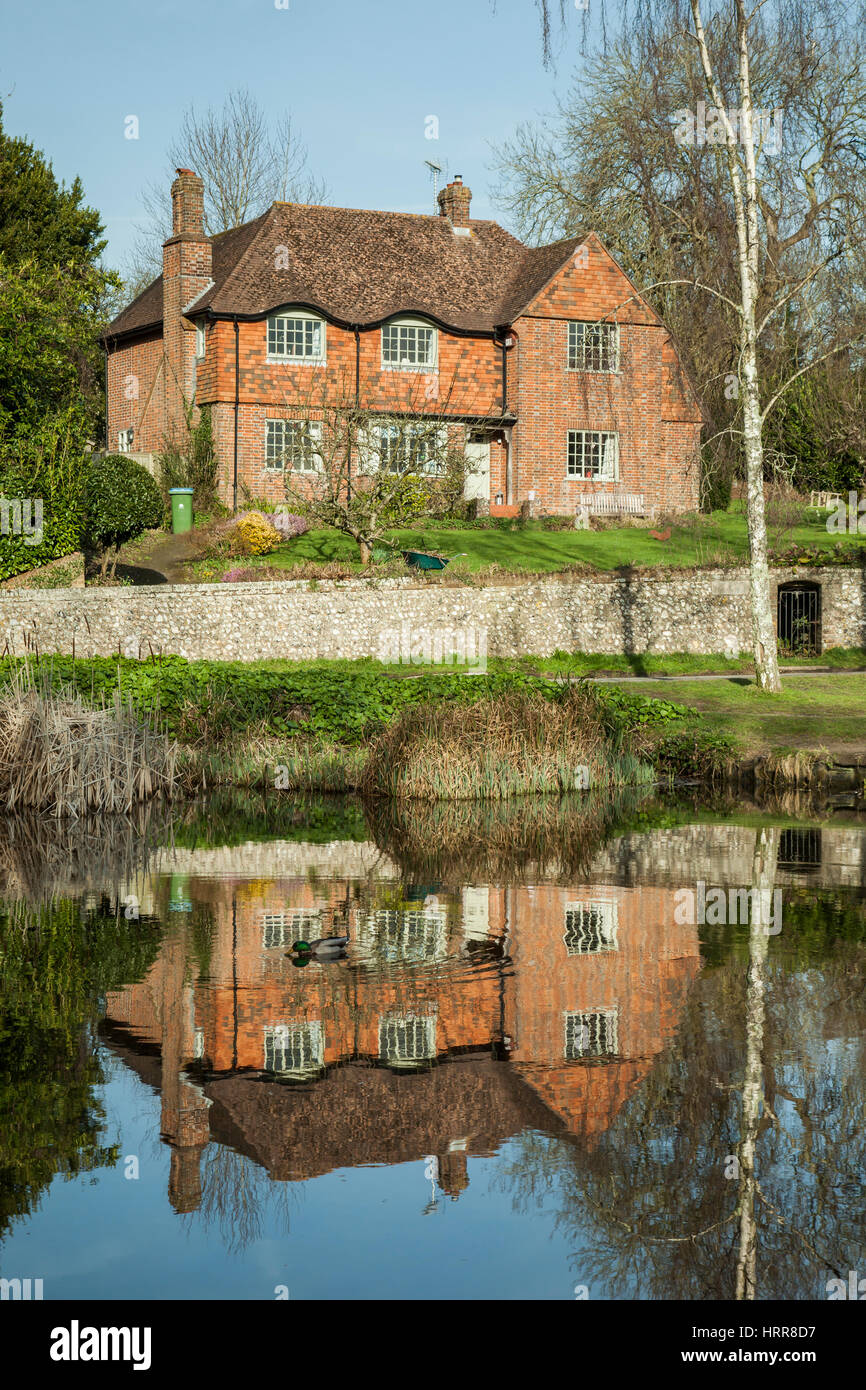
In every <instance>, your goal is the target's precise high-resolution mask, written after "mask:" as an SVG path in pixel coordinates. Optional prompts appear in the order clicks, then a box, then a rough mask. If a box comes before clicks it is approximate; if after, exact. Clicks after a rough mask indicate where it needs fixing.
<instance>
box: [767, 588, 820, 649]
mask: <svg viewBox="0 0 866 1390" xmlns="http://www.w3.org/2000/svg"><path fill="white" fill-rule="evenodd" d="M776 633H777V635H778V639H779V651H780V653H781V654H782V655H783V656H817V655H818V653H819V652H820V651H821V585H820V584H809V583H806V582H805V581H804V580H799V579H797V580H794V581H793V582H791V583H790V584H780V585H779V594H778V598H777V601H776Z"/></svg>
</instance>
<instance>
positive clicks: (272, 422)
mask: <svg viewBox="0 0 866 1390" xmlns="http://www.w3.org/2000/svg"><path fill="white" fill-rule="evenodd" d="M277 425H281V426H282V427H283V430H282V432H283V451H282V453H281V454H280V456H279V458H278V459H276V458H272V457H271V456H270V447H271V433H272V430H275V427H276V426H277ZM296 425H300V426H301V427H306V428H307V429H308V430H309V431H310V439H311V441H312V442H313V443H321V440H322V422H321V420H284V419H282V418H280V419H270V418H269V419H267V420H266V421H265V471H266V472H268V473H285V472H289V473H299V474H300V475H301V476H303V475H305V474H313V473H321V472H322V469H323V467H324V463H323V461H322V455H321V454H320V453H315V452H314V453H313V454H312V455H311V458H312V463H311V465H310V467H309V468H299V467H298V466H297V465H296V464H294V463H292V462H290V460H289V459H287V458H286V434H287V430H286V427H287V426H296Z"/></svg>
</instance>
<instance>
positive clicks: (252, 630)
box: [0, 567, 866, 665]
mask: <svg viewBox="0 0 866 1390" xmlns="http://www.w3.org/2000/svg"><path fill="white" fill-rule="evenodd" d="M803 578H805V579H807V580H808V581H810V582H812V583H818V584H820V586H821V593H822V637H823V646H824V647H825V648H827V647H861V646H866V571H863V570H860V569H853V568H843V567H834V568H830V567H826V568H823V569H809V570H808V572H807V573H806V574H805V575H804V574H803V571H802V570H800V571H799V572H798V571H796V570H776V571H774V572H773V596H774V601H775V590H776V587H777V585H778V584H779V583H784V582H786V581H788V580H791V579H803ZM431 640H432V643H433V646H434V649H435V645H436V643H439V644H440V649H441V647H442V645H443V644H444V646H445V648H448V647H449V644H451V643H453V644H454V645H455V646H456V647H457V648H458V649H459V648H460V647H461V645H462V644H463V643H464V642H465V644H466V649H467V664H469V665H472V663H473V661H474V660H476V659H477V657H478V656H479V655H481V654H482V649H483V646H484V645H485V643H486V650H487V654H488V655H489V656H502V657H514V656H522V655H537V656H549V655H551V654H552V653H553V652H555V651H557V650H562V651H586V652H603V653H617V652H628V653H632V652H633V653H637V654H640V653H645V652H683V651H685V652H694V653H712V652H724V651H726V650H728V649H736V650H738V651H743V652H745V651H747V650H748V649H749V648H750V645H751V621H750V617H749V583H748V574H747V572H746V571H745V570H739V569H737V570H731V569H727V570H701V571H694V570H692V571H687V570H683V571H666V572H664V573H653V574H639V575H637V574H636V575H632V576H623V575H621V574H617V575H593V576H588V577H580V578H575V579H571V578H570V579H563V578H562V577H556V576H553V577H548V578H543V579H542V578H539V579H533V580H530V581H527V582H525V583H517V584H508V585H505V584H503V585H490V586H488V587H485V588H472V587H470V586H462V585H461V586H459V587H457V586H453V587H452V586H450V585H443V584H440V583H424V582H423V581H418V580H415V579H412V578H405V579H404V578H398V579H382V580H366V579H362V580H347V581H334V580H331V581H327V580H320V581H318V582H317V583H315V584H314V586H313V587H312V588H311V587H310V582H309V581H307V580H290V581H283V582H277V583H247V584H191V585H171V584H161V585H154V586H152V587H147V588H144V587H142V588H117V589H99V588H93V589H85V590H83V591H81V590H72V589H57V590H48V591H45V592H33V591H23V590H22V591H17V590H9V591H4V592H2V593H0V650H3V649H5V650H7V651H11V652H13V653H16V654H20V653H22V652H23V651H24V650H25V649H26V648H30V649H31V650H32V649H34V648H36V649H38V650H39V651H40V652H42V653H48V652H61V653H66V654H69V653H71V652H72V651H73V643H74V650H75V654H76V655H78V656H90V655H96V656H110V655H113V654H116V653H117V652H118V650H119V651H120V652H121V654H122V655H124V656H132V657H139V658H142V659H143V658H146V657H148V656H149V655H150V654H151V652H153V653H155V654H160V653H173V654H176V655H178V656H184V657H187V658H189V659H190V660H223V661H256V660H259V659H262V658H274V657H283V658H288V659H292V660H299V659H302V658H312V657H348V658H351V657H364V656H372V657H379V658H387V659H394V660H400V659H402V660H404V661H410V660H412V661H420V660H423V659H424V651H425V647H426V648H427V649H428V650H429V647H430V644H431ZM401 649H402V651H403V656H402V658H401V656H400V652H401ZM427 659H429V656H428V658H427Z"/></svg>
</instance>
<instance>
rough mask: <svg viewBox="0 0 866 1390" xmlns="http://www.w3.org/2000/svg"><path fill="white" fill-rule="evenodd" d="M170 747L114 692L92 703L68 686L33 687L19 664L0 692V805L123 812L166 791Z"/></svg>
mask: <svg viewBox="0 0 866 1390" xmlns="http://www.w3.org/2000/svg"><path fill="white" fill-rule="evenodd" d="M177 764H178V749H177V745H176V744H175V743H174V741H173V740H171V739H170V738H168V736H167V735H165V734H163V733H161V732H160V731H159V730H157V729H156V728H154V727H153V725H151V724H150V723H148V722H147V721H146V720H144V719H142V717H141V716H140V715H139V714H138V713H137V712H136V711H135V710H134V709H133V707H132V703H131V701H129V702H127V703H126V704H124V703H123V701H122V699H121V697H120V694H119V693H117V694H116V695H115V697H114V699H113V701H112V703H111V705H110V706H104V707H103V708H101V709H92V708H90V707H89V706H88V705H86V704H85V703H84V701H83V700H82V699H81V697H80V696H79V695H77V694H76V693H75V692H74V691H72V690H64V689H51V687H50V686H49V685H48V684H47V683H45V684H44V685H43V686H42V687H41V688H40V687H39V686H38V685H37V684H36V683H35V682H34V681H33V679H32V678H31V673H30V671H29V669H28V668H27V667H25V668H24V669H23V670H21V671H19V672H17V673H16V676H15V679H14V680H13V681H12V682H11V684H9V685H7V686H5V687H4V688H3V691H2V693H0V806H2V807H3V809H4V810H5V811H6V812H7V813H9V812H20V811H23V812H27V811H30V812H37V813H39V814H42V815H53V816H58V817H62V816H71V817H78V816H85V815H89V814H91V813H94V812H105V811H109V812H119V813H121V814H127V813H128V812H130V811H131V810H132V808H133V807H134V806H136V805H138V804H140V803H141V802H144V801H150V800H151V799H152V798H154V797H158V796H171V795H173V793H174V792H175V790H176V788H177V783H178V767H177Z"/></svg>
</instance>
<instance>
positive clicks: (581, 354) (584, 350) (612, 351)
mask: <svg viewBox="0 0 866 1390" xmlns="http://www.w3.org/2000/svg"><path fill="white" fill-rule="evenodd" d="M578 329H580V330H581V331H580V332H578ZM587 330H589V332H588V331H587ZM592 333H597V334H598V335H599V337H600V338H601V341H600V342H598V343H593V341H592V338H591V334H592ZM566 344H567V346H566V359H565V360H566V366H567V368H568V370H569V371H570V372H604V373H607V374H608V375H613V376H616V375H617V374H618V373H619V350H620V337H619V324H618V323H603V322H595V323H593V322H591V321H590V320H589V319H570V320H569V322H568V325H567V334H566ZM595 354H597V355H598V357H597V360H598V365H596V363H595V360H594V355H595ZM572 358H574V360H572ZM587 359H589V360H587Z"/></svg>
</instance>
